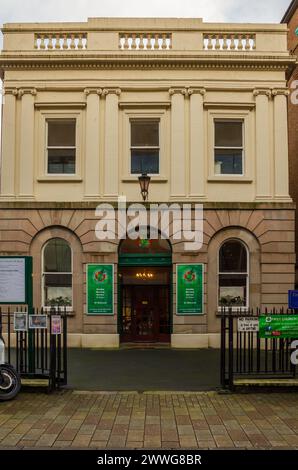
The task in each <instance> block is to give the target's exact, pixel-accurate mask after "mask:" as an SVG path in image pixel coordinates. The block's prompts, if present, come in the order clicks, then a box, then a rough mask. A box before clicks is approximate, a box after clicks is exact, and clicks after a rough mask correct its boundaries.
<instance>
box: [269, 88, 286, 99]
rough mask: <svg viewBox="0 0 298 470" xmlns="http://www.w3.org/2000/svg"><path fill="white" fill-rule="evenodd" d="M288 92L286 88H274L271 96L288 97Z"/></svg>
mask: <svg viewBox="0 0 298 470" xmlns="http://www.w3.org/2000/svg"><path fill="white" fill-rule="evenodd" d="M289 94H290V90H288V89H287V88H274V89H273V90H272V96H277V95H283V96H286V97H287V96H289Z"/></svg>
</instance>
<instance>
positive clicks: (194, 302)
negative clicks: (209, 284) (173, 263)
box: [176, 264, 204, 315]
mask: <svg viewBox="0 0 298 470" xmlns="http://www.w3.org/2000/svg"><path fill="white" fill-rule="evenodd" d="M203 277H204V265H203V264H177V268H176V305H177V315H200V314H202V313H203V302H204V289H203V282H204V279H203Z"/></svg>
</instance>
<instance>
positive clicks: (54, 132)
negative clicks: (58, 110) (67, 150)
mask: <svg viewBox="0 0 298 470" xmlns="http://www.w3.org/2000/svg"><path fill="white" fill-rule="evenodd" d="M47 122H48V146H54V147H72V146H75V145H76V121H75V119H49V120H48V121H47Z"/></svg>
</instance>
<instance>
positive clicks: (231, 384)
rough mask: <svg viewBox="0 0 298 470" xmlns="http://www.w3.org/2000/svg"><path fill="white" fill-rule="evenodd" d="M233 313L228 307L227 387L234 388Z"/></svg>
mask: <svg viewBox="0 0 298 470" xmlns="http://www.w3.org/2000/svg"><path fill="white" fill-rule="evenodd" d="M233 320H234V319H233V314H232V309H229V389H230V390H233V388H234V377H233V374H234V356H233V353H234V344H233V343H234V341H233V338H234V331H233Z"/></svg>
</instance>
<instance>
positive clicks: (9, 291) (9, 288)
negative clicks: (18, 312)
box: [0, 256, 32, 304]
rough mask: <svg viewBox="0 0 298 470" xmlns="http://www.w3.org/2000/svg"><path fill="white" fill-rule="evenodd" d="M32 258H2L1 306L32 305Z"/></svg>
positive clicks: (0, 271)
mask: <svg viewBox="0 0 298 470" xmlns="http://www.w3.org/2000/svg"><path fill="white" fill-rule="evenodd" d="M31 302H32V257H31V256H0V304H31Z"/></svg>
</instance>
